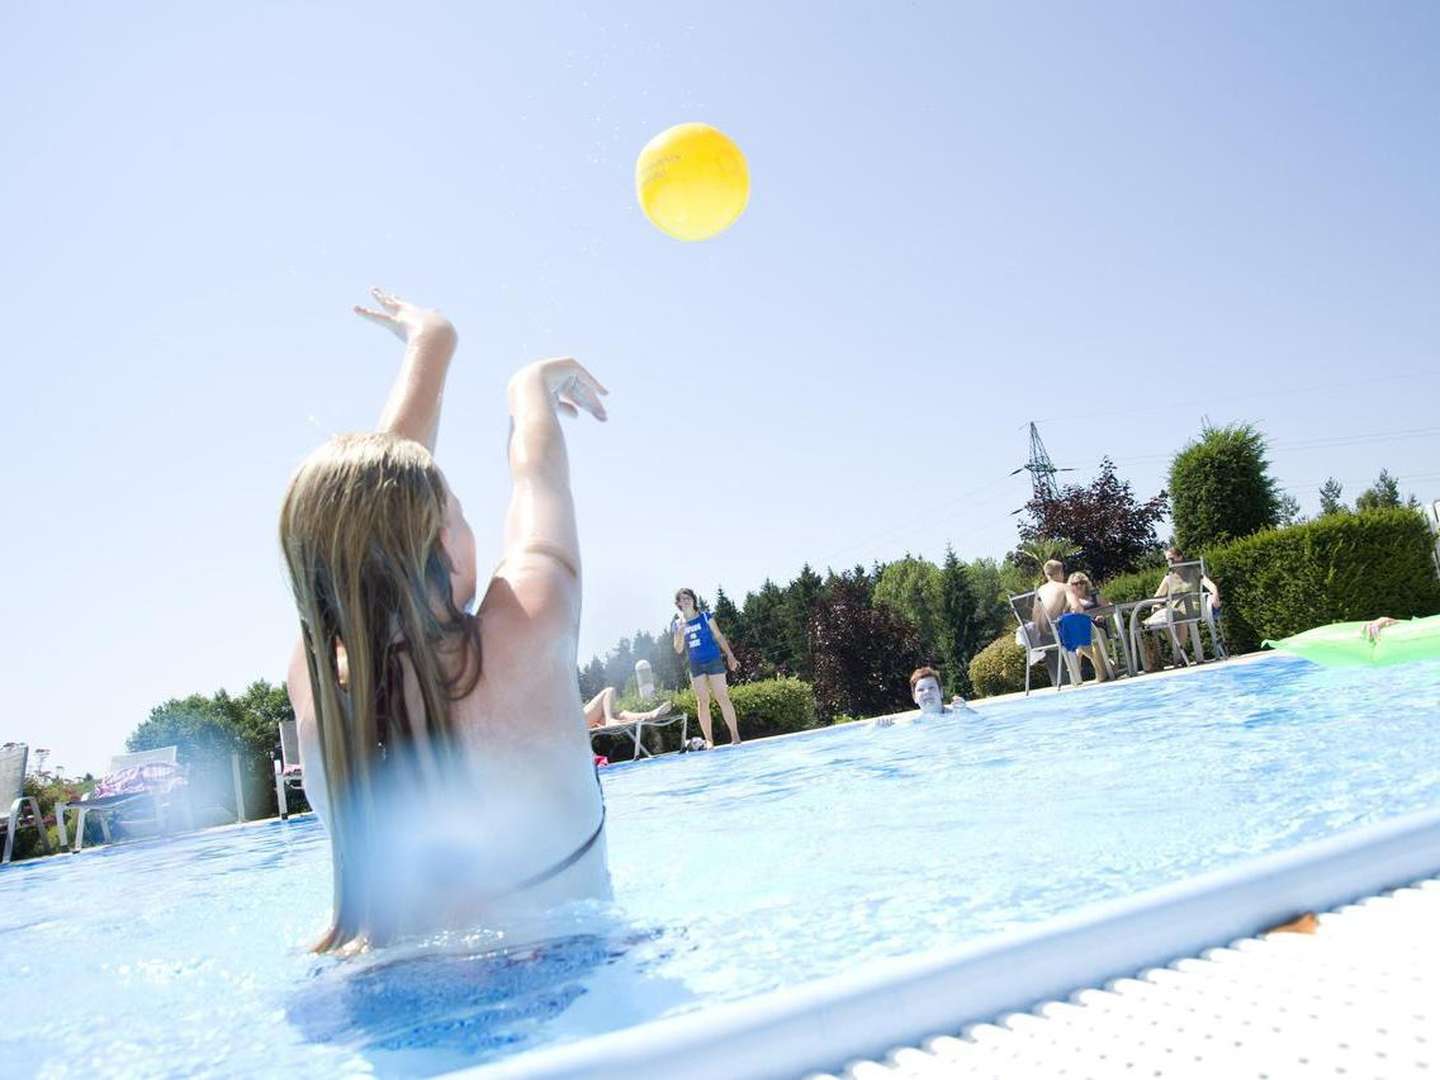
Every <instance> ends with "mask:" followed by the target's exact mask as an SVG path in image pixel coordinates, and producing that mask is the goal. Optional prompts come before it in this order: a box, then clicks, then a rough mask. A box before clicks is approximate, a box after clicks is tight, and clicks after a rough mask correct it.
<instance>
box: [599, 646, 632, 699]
mask: <svg viewBox="0 0 1440 1080" xmlns="http://www.w3.org/2000/svg"><path fill="white" fill-rule="evenodd" d="M634 674H635V650H634V648H633V646H632V645H631V643H630V639H629V638H621V639H620V643H619V644H618V645H616V646H615V648H613V649H611V650H610V654H609V655H608V656H606V657H605V685H606V686H613V687H615V689H616V690H619V691H622V692H623V691H624V689H625V684H626V683H627V682H628V681H629V680H630V677H631V676H632V675H634Z"/></svg>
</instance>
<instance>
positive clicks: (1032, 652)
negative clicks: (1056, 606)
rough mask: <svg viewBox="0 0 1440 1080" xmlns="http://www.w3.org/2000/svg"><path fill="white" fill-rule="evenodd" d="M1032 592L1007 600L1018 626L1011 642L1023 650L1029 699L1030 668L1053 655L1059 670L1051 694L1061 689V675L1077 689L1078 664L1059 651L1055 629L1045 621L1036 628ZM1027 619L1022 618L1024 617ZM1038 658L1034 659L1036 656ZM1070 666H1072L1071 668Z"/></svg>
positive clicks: (1071, 657)
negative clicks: (1048, 655)
mask: <svg viewBox="0 0 1440 1080" xmlns="http://www.w3.org/2000/svg"><path fill="white" fill-rule="evenodd" d="M1035 592H1036V591H1035V590H1032V591H1030V592H1027V593H1021V594H1020V595H1019V596H1012V597H1010V610H1011V611H1012V612H1014V614H1015V619H1016V621H1017V622H1019V624H1020V629H1019V630H1018V631H1016V634H1015V639H1016V642H1017V644H1019V645H1020V647H1021V648H1023V649H1024V650H1025V696H1026V697H1029V696H1030V668H1031V667H1033V666H1034V665H1035V664H1038V663H1040V662H1041V661H1042V660H1044V659H1045V654H1046V653H1048V652H1051V651H1053V652H1054V653H1055V656H1056V663H1055V666H1056V667H1057V668H1058V669H1059V671H1058V673H1057V676H1056V679H1055V690H1056V692H1057V693H1058V692H1059V690H1060V688H1061V687H1062V686H1064V685H1065V674H1066V672H1069V673H1070V682H1071V683H1072V684H1075V685H1078V684H1079V682H1080V678H1079V675H1078V674H1077V671H1078V668H1079V661H1078V660H1077V659H1076V657H1075V654H1074V653H1067V652H1066V651H1065V650H1064V649H1062V648H1060V639H1059V638H1058V637H1057V636H1056V634H1055V627H1054V626H1053V625H1052V624H1051V623H1050V621H1049V620H1048V619H1046V620H1045V624H1044V625H1043V626H1038V625H1036V619H1035V618H1034V614H1035ZM1027 614H1028V615H1029V616H1030V617H1029V618H1026V615H1027ZM1037 653H1038V654H1039V656H1036V654H1037ZM1072 664H1073V665H1074V666H1073V667H1072Z"/></svg>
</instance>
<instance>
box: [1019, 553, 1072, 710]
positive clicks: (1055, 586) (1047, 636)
mask: <svg viewBox="0 0 1440 1080" xmlns="http://www.w3.org/2000/svg"><path fill="white" fill-rule="evenodd" d="M1044 571H1045V580H1044V582H1042V583H1041V585H1040V587H1039V588H1038V589H1036V590H1035V604H1034V606H1033V607H1032V608H1031V615H1030V622H1028V623H1026V624H1025V626H1024V630H1025V636H1026V637H1027V638H1028V639H1029V643H1030V647H1031V648H1032V649H1039V648H1043V647H1045V646H1047V645H1053V644H1055V641H1056V640H1057V634H1056V631H1055V622H1056V620H1058V619H1059V618H1060V616H1061V615H1063V614H1065V612H1066V611H1067V610H1069V604H1070V587H1069V586H1068V585H1066V584H1065V564H1064V563H1062V562H1060V560H1058V559H1051V560H1050V561H1049V562H1047V563H1046V564H1045V566H1044ZM1021 644H1024V642H1022V643H1021ZM1060 652H1061V650H1059V649H1051V650H1049V651H1048V652H1046V654H1045V670H1046V671H1048V672H1049V673H1050V684H1051V685H1052V686H1055V685H1058V684H1059V682H1060ZM1072 674H1073V673H1072Z"/></svg>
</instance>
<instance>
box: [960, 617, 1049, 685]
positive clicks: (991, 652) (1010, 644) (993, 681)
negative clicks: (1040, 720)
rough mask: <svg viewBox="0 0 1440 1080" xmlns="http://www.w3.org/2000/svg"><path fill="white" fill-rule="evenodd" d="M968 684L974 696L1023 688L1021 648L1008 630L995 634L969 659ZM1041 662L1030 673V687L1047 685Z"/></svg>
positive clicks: (1047, 679)
mask: <svg viewBox="0 0 1440 1080" xmlns="http://www.w3.org/2000/svg"><path fill="white" fill-rule="evenodd" d="M970 685H971V686H972V687H973V688H974V690H975V696H976V697H977V698H982V697H994V696H995V695H996V694H1013V693H1016V692H1018V691H1021V690H1024V689H1025V650H1024V649H1022V648H1021V647H1020V646H1019V645H1016V644H1015V633H1014V631H1011V632H1010V633H1008V634H1003V635H1001V636H1000V637H998V638H996V639H995V640H994V641H992V642H991V643H990V644H989V645H986V646H985V648H983V649H981V650H980V651H979V652H978V653H976V654H975V655H974V656H973V657H971V659H970ZM1049 685H1050V676H1049V674H1048V673H1047V672H1046V670H1045V665H1044V664H1037V665H1035V670H1034V671H1033V672H1031V673H1030V688H1031V689H1032V690H1033V689H1035V688H1036V687H1037V686H1049Z"/></svg>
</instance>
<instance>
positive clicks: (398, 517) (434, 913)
mask: <svg viewBox="0 0 1440 1080" xmlns="http://www.w3.org/2000/svg"><path fill="white" fill-rule="evenodd" d="M374 296H375V299H376V301H377V302H378V304H379V305H380V307H379V309H378V310H370V309H365V308H356V311H357V313H359V314H360V315H362V316H364V317H365V318H367V319H370V320H371V321H372V322H375V323H378V324H380V325H381V326H384V327H386V328H387V329H389V330H391V331H393V332H394V333H395V334H396V335H397V336H398V337H399V338H400V339H401V340H402V341H403V342H404V343H405V355H404V359H403V361H402V362H401V366H400V372H399V375H398V377H397V379H396V381H395V386H394V389H393V390H392V391H391V394H390V397H389V400H388V401H387V403H386V405H385V408H384V411H383V412H382V413H381V416H380V422H379V425H378V430H377V431H374V432H370V433H366V434H358V435H341V436H337V437H336V438H334V439H331V440H330V441H329V442H327V443H326V444H325V445H323V446H321V447H320V448H319V449H318V450H316V451H315V452H314V453H312V454H311V455H310V456H309V457H308V458H307V459H306V460H305V461H304V463H303V464H301V466H300V468H299V469H298V470H297V471H296V473H295V475H294V476H293V478H292V479H291V481H290V485H289V489H288V490H287V491H286V493H285V501H284V506H283V508H282V510H281V513H280V546H281V548H282V550H283V552H284V556H285V563H286V568H287V569H288V571H289V576H290V584H291V588H292V590H293V592H294V597H295V605H296V609H297V614H298V615H299V623H300V641H299V643H298V644H297V645H296V647H295V653H294V658H293V659H292V661H291V664H290V672H289V679H288V685H289V690H290V700H291V702H292V703H293V704H294V707H295V716H296V720H297V727H298V734H299V737H300V755H301V760H302V762H303V764H304V769H305V792H306V795H307V796H308V797H309V799H310V802H311V805H313V806H314V807H315V809H316V812H317V813H318V815H319V816H320V819H321V820H322V821H323V822H324V825H325V829H326V832H327V833H328V834H329V838H330V852H331V862H332V865H333V875H334V877H333V886H334V897H333V918H332V922H331V926H330V929H329V931H328V932H327V933H326V934H325V936H324V937H323V938H322V940H321V941H320V942H319V944H318V945H317V946H316V949H317V951H321V952H324V951H330V950H343V951H346V952H353V951H357V950H363V949H365V948H366V947H368V946H370V945H372V944H381V943H384V942H385V941H387V940H390V939H393V938H395V937H397V936H400V935H406V934H424V933H429V932H433V931H437V930H446V929H452V928H453V929H463V928H469V927H473V926H478V925H482V924H483V925H485V926H486V927H488V928H496V927H501V926H518V925H528V924H527V923H526V920H529V919H530V918H531V917H532V916H533V915H534V914H535V913H537V912H539V911H542V910H544V909H546V908H548V907H551V906H553V905H555V904H558V903H561V902H564V901H568V900H572V899H577V898H583V897H605V896H608V895H609V888H610V885H609V874H608V871H607V869H606V864H605V842H604V836H603V831H604V824H605V808H604V803H603V801H602V800H601V796H600V789H599V784H598V781H597V778H596V775H595V771H594V768H593V765H592V758H591V755H590V747H589V744H588V743H589V741H588V739H587V737H586V734H585V720H584V718H583V716H582V715H581V711H580V701H579V699H578V696H577V695H576V693H575V652H576V631H577V627H578V624H579V618H580V544H579V539H578V537H577V534H576V528H575V509H574V503H573V501H572V498H571V494H570V468H569V462H568V460H567V458H566V452H565V437H564V435H563V433H562V432H561V430H560V421H559V418H558V413H561V412H564V413H567V414H569V415H572V416H573V415H576V414H577V413H578V412H579V410H582V409H583V410H584V411H585V412H588V413H590V415H592V416H594V417H595V418H596V419H597V420H604V419H605V407H604V405H602V404H601V401H600V395H602V394H604V393H605V392H606V391H605V389H604V387H602V386H601V385H600V384H599V383H598V382H597V381H596V380H595V378H594V377H593V376H592V375H591V374H590V373H589V372H588V371H586V370H585V369H584V368H583V367H581V366H580V365H579V364H578V363H576V362H575V361H574V360H570V359H560V360H541V361H537V362H536V363H533V364H530V365H529V366H527V367H524V368H522V369H521V370H520V371H519V372H517V373H516V374H515V376H514V377H513V378H512V379H511V380H510V384H509V389H508V398H509V405H510V419H511V425H512V427H511V438H510V472H511V476H512V479H513V484H514V487H513V492H512V494H511V498H510V505H509V509H508V510H507V512H506V517H505V541H504V556H503V558H502V560H501V562H500V565H499V567H498V568H497V569H496V571H495V574H494V576H493V577H492V578H491V579H490V581H489V582H488V584H487V587H486V589H485V592H484V597H483V599H482V600H481V602H480V606H479V610H478V613H477V614H474V615H470V614H467V612H468V610H469V608H470V606H471V603H472V601H473V600H474V599H475V596H476V592H477V584H478V575H477V573H476V564H475V537H474V534H473V533H472V532H471V530H470V525H469V523H468V522H467V521H466V520H465V514H464V511H463V510H462V509H461V506H460V500H459V498H458V497H457V496H456V495H455V492H454V491H453V490H452V489H451V487H450V485H449V483H448V482H447V480H446V478H445V476H444V474H443V473H442V472H441V471H440V468H439V466H438V465H436V463H435V459H434V458H433V457H432V456H431V455H432V452H433V450H434V446H435V435H436V431H437V428H438V426H439V421H440V404H441V395H442V392H443V390H444V386H445V376H446V373H447V371H448V369H449V365H450V358H451V356H452V355H453V353H454V351H455V344H456V335H455V330H454V328H453V327H452V326H451V325H450V323H449V322H448V321H447V320H445V319H444V318H443V317H442V316H441V315H440V314H439V313H438V312H434V311H427V310H425V309H423V308H419V307H416V306H415V305H413V304H409V303H406V302H405V301H404V300H400V299H398V298H397V297H394V296H391V295H389V294H387V293H383V292H381V291H380V290H378V289H377V290H375V291H374Z"/></svg>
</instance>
